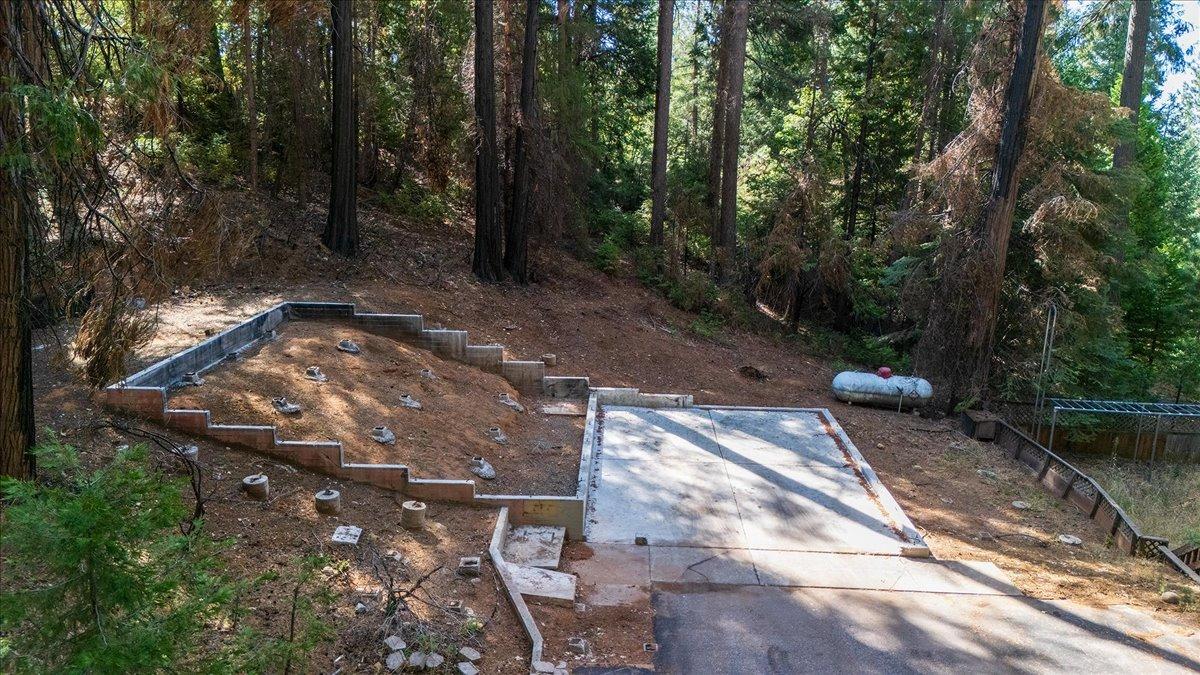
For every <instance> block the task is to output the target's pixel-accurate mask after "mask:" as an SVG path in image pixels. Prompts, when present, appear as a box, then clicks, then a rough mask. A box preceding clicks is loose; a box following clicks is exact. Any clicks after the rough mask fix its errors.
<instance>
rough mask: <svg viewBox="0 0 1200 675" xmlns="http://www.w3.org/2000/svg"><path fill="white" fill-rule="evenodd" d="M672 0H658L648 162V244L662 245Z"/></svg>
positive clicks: (672, 24)
mask: <svg viewBox="0 0 1200 675" xmlns="http://www.w3.org/2000/svg"><path fill="white" fill-rule="evenodd" d="M674 22H675V0H658V87H657V89H656V90H655V95H654V157H653V159H652V160H651V162H650V193H651V198H650V203H651V207H650V245H651V246H662V245H663V219H664V218H665V217H666V213H667V127H668V123H669V122H670V117H669V115H670V110H671V42H672V40H671V29H672V28H673V27H674Z"/></svg>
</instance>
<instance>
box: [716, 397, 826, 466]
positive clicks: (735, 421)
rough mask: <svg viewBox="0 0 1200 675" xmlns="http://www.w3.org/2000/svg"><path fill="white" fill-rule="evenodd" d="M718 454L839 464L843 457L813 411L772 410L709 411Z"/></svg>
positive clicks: (746, 460) (740, 459) (731, 458)
mask: <svg viewBox="0 0 1200 675" xmlns="http://www.w3.org/2000/svg"><path fill="white" fill-rule="evenodd" d="M710 415H711V417H712V421H713V428H714V433H715V437H716V440H717V443H718V445H720V447H721V456H722V457H723V458H724V459H725V460H726V461H728V462H733V463H735V464H820V465H825V466H830V467H838V466H842V465H843V464H845V458H844V457H843V456H842V453H841V451H840V450H839V449H838V447H837V444H836V443H835V442H834V441H833V438H832V437H831V436H830V435H829V434H828V433H826V431H825V428H824V426H823V425H822V424H821V420H820V418H819V417H818V416H817V415H816V414H815V413H801V412H796V411H774V410H712V411H710Z"/></svg>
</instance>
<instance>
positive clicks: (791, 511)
mask: <svg viewBox="0 0 1200 675" xmlns="http://www.w3.org/2000/svg"><path fill="white" fill-rule="evenodd" d="M726 469H727V470H728V473H729V481H730V484H731V485H732V486H733V494H734V498H735V499H736V501H737V508H738V512H739V514H740V517H741V524H742V529H743V531H744V532H745V541H746V546H747V547H748V548H754V549H775V550H790V551H831V552H838V553H879V554H888V555H900V553H901V545H902V544H903V542H902V541H901V540H900V538H899V536H898V535H897V534H896V532H895V531H894V530H893V529H892V527H891V523H890V521H889V519H888V518H887V516H886V515H885V514H884V513H883V511H882V510H881V509H880V508H879V506H878V504H877V503H876V501H875V500H874V498H873V496H872V495H871V494H870V493H868V492H867V491H866V490H865V489H863V487H862V484H861V483H860V482H859V478H858V475H857V474H856V473H855V472H854V471H853V470H851V469H848V468H843V467H839V468H831V467H827V466H817V465H805V464H775V465H771V466H765V465H761V464H731V463H730V464H726Z"/></svg>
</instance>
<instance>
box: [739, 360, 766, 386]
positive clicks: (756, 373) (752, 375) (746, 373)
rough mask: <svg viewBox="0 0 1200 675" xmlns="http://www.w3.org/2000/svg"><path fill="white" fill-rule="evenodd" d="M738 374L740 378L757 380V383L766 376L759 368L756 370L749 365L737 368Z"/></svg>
mask: <svg viewBox="0 0 1200 675" xmlns="http://www.w3.org/2000/svg"><path fill="white" fill-rule="evenodd" d="M738 373H739V374H741V376H742V377H745V378H747V379H751V380H758V381H759V382H761V381H763V380H765V379H767V374H766V373H764V372H763V371H762V369H761V368H756V367H755V366H751V365H749V364H747V365H744V366H741V367H739V368H738Z"/></svg>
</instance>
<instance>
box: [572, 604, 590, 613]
mask: <svg viewBox="0 0 1200 675" xmlns="http://www.w3.org/2000/svg"><path fill="white" fill-rule="evenodd" d="M586 611H587V605H585V604H583V603H582V602H577V603H575V613H576V614H583V613H584V612H586Z"/></svg>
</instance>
